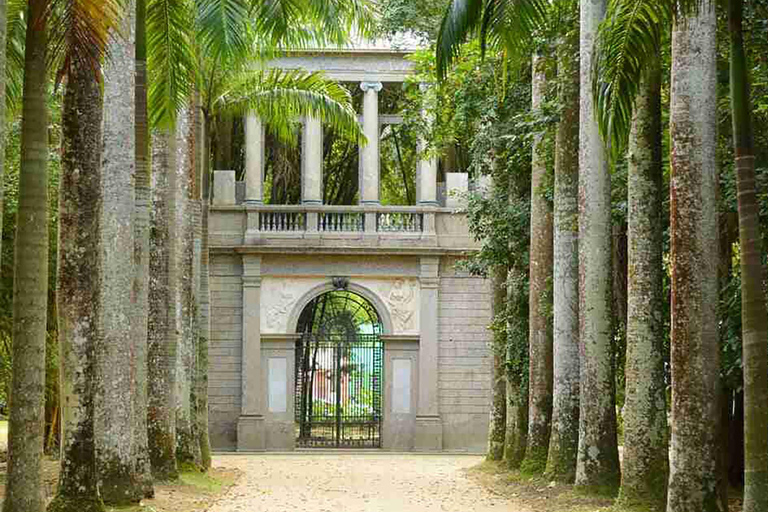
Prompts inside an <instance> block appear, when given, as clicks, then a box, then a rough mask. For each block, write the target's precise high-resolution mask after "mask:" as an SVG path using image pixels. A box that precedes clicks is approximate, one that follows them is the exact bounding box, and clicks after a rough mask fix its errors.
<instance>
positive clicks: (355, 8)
mask: <svg viewBox="0 0 768 512" xmlns="http://www.w3.org/2000/svg"><path fill="white" fill-rule="evenodd" d="M251 18H252V19H253V20H254V24H255V25H254V26H255V29H256V31H257V32H258V33H259V35H260V36H262V37H263V38H266V39H268V41H269V43H270V44H271V45H273V46H281V47H284V48H285V47H289V48H301V47H306V46H310V45H315V46H323V45H328V44H333V45H340V44H344V43H346V42H347V41H348V39H349V35H350V33H351V32H353V31H355V32H356V33H358V34H360V35H364V36H365V35H369V34H370V33H371V32H372V30H373V26H374V19H375V8H374V4H373V3H372V2H371V0H264V1H261V2H257V3H255V4H254V7H253V12H252V14H251Z"/></svg>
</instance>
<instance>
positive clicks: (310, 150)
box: [301, 117, 323, 204]
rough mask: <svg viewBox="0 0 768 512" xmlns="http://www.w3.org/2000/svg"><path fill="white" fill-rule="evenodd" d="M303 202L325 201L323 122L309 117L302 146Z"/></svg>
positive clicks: (305, 125)
mask: <svg viewBox="0 0 768 512" xmlns="http://www.w3.org/2000/svg"><path fill="white" fill-rule="evenodd" d="M301 170H302V176H301V202H302V204H322V203H323V124H322V123H321V122H320V120H319V119H316V118H314V117H307V118H306V119H305V120H304V133H303V135H302V148H301Z"/></svg>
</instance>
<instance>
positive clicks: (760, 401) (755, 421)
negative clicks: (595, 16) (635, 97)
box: [728, 0, 768, 512]
mask: <svg viewBox="0 0 768 512" xmlns="http://www.w3.org/2000/svg"><path fill="white" fill-rule="evenodd" d="M743 8H744V5H743V0H730V2H729V4H728V25H729V32H730V36H731V57H730V58H731V67H730V68H731V113H732V116H733V146H734V156H735V170H736V187H737V189H738V196H737V197H738V206H739V245H740V249H741V254H740V255H741V260H740V265H741V329H742V351H743V353H742V361H743V369H744V370H743V371H744V512H758V511H762V510H768V428H766V426H767V425H768V347H766V344H767V343H768V341H767V340H768V315H766V309H765V295H764V293H763V283H764V282H765V275H764V274H763V266H762V263H761V261H760V260H761V255H760V250H761V242H762V240H761V236H760V203H759V202H758V199H757V197H758V194H757V181H756V177H755V151H754V142H753V134H752V107H751V104H752V102H751V100H750V97H749V95H750V93H749V91H750V83H749V71H748V69H749V65H748V63H747V57H746V55H745V51H744V35H743V30H742V17H743Z"/></svg>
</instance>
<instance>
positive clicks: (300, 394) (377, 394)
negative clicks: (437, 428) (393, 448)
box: [295, 333, 383, 448]
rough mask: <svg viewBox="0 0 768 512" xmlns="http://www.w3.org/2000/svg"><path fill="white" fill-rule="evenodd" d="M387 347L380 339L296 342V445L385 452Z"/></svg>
mask: <svg viewBox="0 0 768 512" xmlns="http://www.w3.org/2000/svg"><path fill="white" fill-rule="evenodd" d="M382 359H383V346H382V342H381V340H380V338H379V336H378V335H376V334H359V333H357V334H352V335H348V336H344V335H328V334H326V335H322V336H319V335H316V334H312V333H306V334H305V335H304V336H303V337H302V338H301V339H300V340H299V341H297V342H296V397H295V398H296V428H297V433H296V445H297V446H298V447H304V448H306V447H313V448H379V447H380V446H381V409H382V404H381V392H382V384H383V382H382V380H383V379H382V373H383V371H382V366H383V365H382Z"/></svg>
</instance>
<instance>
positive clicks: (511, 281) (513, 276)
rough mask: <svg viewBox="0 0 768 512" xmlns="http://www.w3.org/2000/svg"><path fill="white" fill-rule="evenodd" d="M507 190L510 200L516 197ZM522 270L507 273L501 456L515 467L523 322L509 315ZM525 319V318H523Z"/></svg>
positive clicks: (519, 297) (524, 396) (524, 414)
mask: <svg viewBox="0 0 768 512" xmlns="http://www.w3.org/2000/svg"><path fill="white" fill-rule="evenodd" d="M516 198H517V197H516V196H515V195H514V194H510V201H512V200H514V199H516ZM524 272H525V270H524V269H522V268H516V267H512V268H511V269H510V271H509V276H508V277H507V318H508V321H507V375H506V380H507V390H506V391H507V431H506V434H505V436H504V460H505V462H506V463H507V465H508V466H509V467H510V468H519V467H520V464H521V463H522V462H523V458H524V457H525V448H526V445H527V443H528V386H527V385H526V381H525V380H524V379H523V371H524V370H523V369H524V368H525V364H524V361H523V360H524V359H525V356H526V355H527V352H528V351H527V348H528V347H526V346H524V345H525V341H524V340H526V338H527V337H528V326H527V325H516V323H515V322H513V319H515V318H517V317H518V315H519V314H520V313H521V312H522V311H523V310H524V309H527V308H526V307H525V306H526V303H525V301H526V299H527V295H528V293H527V292H528V290H527V289H525V286H524V285H523V284H521V282H524V281H525V274H524ZM523 323H526V322H523Z"/></svg>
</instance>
